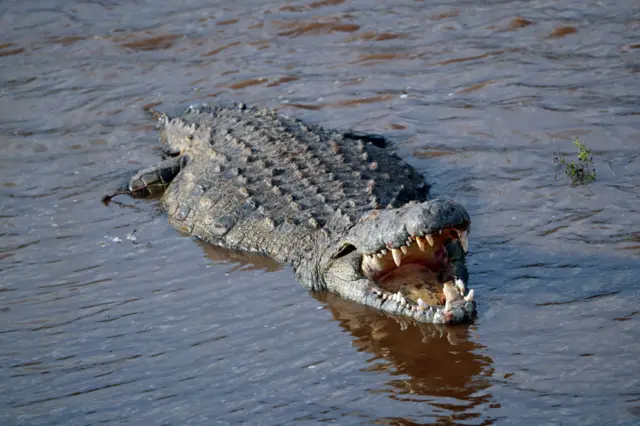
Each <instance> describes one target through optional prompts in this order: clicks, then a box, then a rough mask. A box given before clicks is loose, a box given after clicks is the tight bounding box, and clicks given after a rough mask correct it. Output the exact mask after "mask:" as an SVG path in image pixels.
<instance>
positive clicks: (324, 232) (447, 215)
mask: <svg viewBox="0 0 640 426" xmlns="http://www.w3.org/2000/svg"><path fill="white" fill-rule="evenodd" d="M156 114H157V116H158V119H159V127H160V139H161V141H162V142H163V147H164V148H163V152H164V160H162V161H161V162H160V163H159V164H156V165H153V166H151V167H148V168H145V169H143V170H141V171H139V172H138V173H136V174H135V175H134V176H133V177H132V178H131V179H129V180H128V182H126V183H124V184H123V185H122V186H121V187H120V188H119V189H118V190H116V191H115V192H113V193H110V194H107V195H105V196H104V197H103V201H105V202H108V201H109V200H110V199H111V198H112V197H114V196H116V195H119V194H128V195H130V196H133V197H147V196H150V195H154V194H158V195H161V197H162V198H161V203H162V206H163V208H164V210H165V211H166V213H167V216H168V218H169V221H170V222H171V224H172V225H173V226H175V227H176V228H177V229H179V230H180V231H182V232H185V233H187V234H189V235H193V236H195V237H197V238H199V239H202V240H204V241H205V242H208V243H212V244H214V245H218V246H222V247H227V248H231V249H238V250H245V251H253V252H260V253H264V254H267V255H268V256H270V257H272V258H274V259H275V260H276V261H278V262H280V263H283V264H288V265H291V267H292V268H293V270H294V272H295V276H296V279H297V280H298V281H299V282H300V283H301V284H302V285H303V286H304V287H306V288H308V289H310V290H312V291H329V292H333V293H336V294H338V295H340V296H341V297H343V298H345V299H349V300H352V301H355V302H358V303H361V304H363V305H368V306H371V307H373V308H376V309H379V310H382V311H385V312H387V313H391V314H394V315H403V316H407V317H410V318H413V319H414V320H415V321H417V322H425V323H462V322H469V321H472V320H473V319H474V317H475V314H476V303H475V301H474V300H473V299H474V295H473V291H472V290H469V291H468V293H467V289H466V283H467V282H468V279H469V274H468V272H467V267H466V263H465V255H466V252H467V250H468V234H469V232H470V226H471V220H470V217H469V214H468V213H467V211H466V210H465V209H464V208H463V207H462V206H461V205H460V204H458V203H456V202H454V201H451V200H448V199H441V198H437V199H429V198H428V194H429V190H430V186H429V185H428V184H426V183H425V181H424V177H423V176H422V175H421V174H420V173H418V172H417V171H416V170H415V169H414V168H413V167H412V166H410V165H409V164H407V163H406V162H404V161H403V160H402V159H401V158H400V157H399V156H398V155H397V154H396V153H395V152H393V151H391V146H390V142H389V141H388V140H387V139H386V138H385V137H383V136H381V135H377V134H368V133H362V132H356V131H338V130H328V129H324V128H323V127H322V126H319V125H313V124H309V123H306V122H304V121H302V120H299V119H296V118H293V117H288V116H285V115H282V114H280V113H278V112H276V111H275V110H273V109H269V108H257V107H247V106H246V105H245V104H235V103H234V104H233V105H225V106H220V105H216V106H211V105H207V104H197V105H192V106H190V107H188V108H187V109H186V110H185V111H184V112H183V113H182V114H180V115H176V116H174V117H170V116H169V115H167V114H164V113H156Z"/></svg>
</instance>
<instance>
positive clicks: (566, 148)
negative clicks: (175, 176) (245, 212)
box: [0, 0, 640, 425]
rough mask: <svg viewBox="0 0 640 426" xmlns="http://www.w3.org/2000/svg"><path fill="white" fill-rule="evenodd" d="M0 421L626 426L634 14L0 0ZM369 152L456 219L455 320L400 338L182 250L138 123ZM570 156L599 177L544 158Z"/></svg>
mask: <svg viewBox="0 0 640 426" xmlns="http://www.w3.org/2000/svg"><path fill="white" fill-rule="evenodd" d="M0 27H1V28H3V31H2V33H1V36H0V79H1V81H2V89H1V91H0V143H1V144H2V145H1V146H2V153H3V155H2V156H1V158H0V197H1V198H0V200H1V208H2V212H1V216H0V229H1V231H0V269H1V271H2V275H1V278H0V318H1V323H0V423H1V424H3V425H4V424H7V425H54V424H64V425H89V424H100V423H108V424H136V425H137V424H166V425H183V424H240V423H248V424H274V425H276V424H317V423H322V422H333V423H337V424H371V423H374V424H402V425H413V424H474V425H480V424H484V425H487V424H516V425H522V424H531V425H540V424H580V425H585V424H594V425H598V424H637V423H638V422H640V383H639V381H640V366H639V363H638V357H639V356H640V345H639V342H640V332H639V331H638V317H639V316H638V312H640V309H639V308H638V301H640V294H639V293H640V290H639V289H640V287H639V286H638V278H637V277H638V275H639V274H640V262H639V261H640V233H639V231H638V229H639V225H640V219H638V217H639V216H638V214H639V213H640V212H639V205H640V204H639V201H640V200H639V198H640V197H639V195H640V190H639V187H638V177H637V176H638V175H639V173H640V159H639V154H638V153H639V152H640V151H639V149H638V145H640V120H639V115H640V107H639V105H640V96H639V88H640V87H639V84H638V81H639V80H638V79H639V76H640V59H639V55H640V39H639V38H638V34H640V9H638V7H637V2H635V1H528V2H523V1H520V2H518V1H515V2H514V1H491V2H480V1H439V2H437V1H408V0H403V1H396V2H369V1H341V0H323V1H310V0H306V1H296V2H281V1H255V0H254V1H237V2H205V1H202V0H188V1H182V2H153V1H142V0H140V1H134V2H131V1H116V0H113V1H112V0H110V1H102V2H88V1H74V2H71V1H63V0H60V1H36V0H34V1H29V2H14V1H10V2H9V1H8V2H3V3H1V4H0ZM226 100H238V101H242V102H245V103H248V104H257V105H261V106H268V107H274V108H277V109H279V110H280V111H281V112H282V113H285V114H289V115H296V116H300V117H302V118H304V119H306V120H309V121H311V122H314V123H320V124H322V125H325V126H327V127H335V128H355V129H358V130H367V131H373V132H379V133H384V134H387V135H389V136H390V137H391V138H392V139H393V141H394V142H395V143H396V149H397V151H398V153H399V154H400V155H401V156H403V157H404V158H406V159H407V161H408V162H410V163H411V164H412V165H414V166H415V167H417V168H418V169H419V170H420V171H422V172H423V173H424V174H425V176H426V178H427V180H428V181H429V182H430V183H432V184H433V190H434V195H439V196H447V197H452V198H455V199H456V200H457V201H459V202H461V203H462V204H464V205H465V206H466V207H467V208H468V210H469V211H470V213H471V215H472V218H473V233H472V235H471V238H472V240H471V252H470V255H469V258H468V260H469V266H470V271H471V274H472V278H471V280H472V281H471V286H472V287H474V288H475V289H476V292H477V294H478V303H479V310H480V312H479V318H478V321H477V322H476V323H475V324H473V325H470V326H464V327H453V328H451V327H450V328H441V327H436V326H424V325H423V326H416V325H414V324H410V323H407V322H405V321H404V320H402V319H400V318H392V317H387V316H384V315H382V314H380V313H378V312H376V311H372V310H370V309H367V308H364V307H362V306H359V305H355V304H352V303H349V302H346V301H344V300H341V299H339V298H336V297H333V296H331V295H325V294H309V293H308V292H306V291H305V290H304V289H302V288H301V287H300V286H299V285H298V284H297V283H296V282H295V280H294V278H293V275H292V273H291V271H290V270H289V269H288V268H282V267H281V266H280V265H277V264H274V263H272V262H269V261H268V260H267V259H265V258H263V257H261V256H251V255H246V254H243V253H238V252H229V251H225V250H220V249H216V248H213V247H209V246H203V245H200V244H199V243H198V242H196V241H194V240H193V239H192V238H189V237H185V236H183V235H180V234H179V233H178V232H176V231H175V230H173V229H172V228H171V227H170V226H169V225H168V224H167V221H166V218H165V217H164V215H163V213H162V211H161V210H160V209H159V204H158V202H157V200H156V201H151V202H149V201H140V200H135V201H134V200H129V199H126V198H124V199H121V200H120V202H119V203H112V204H111V205H109V206H108V207H105V206H103V205H102V204H101V203H100V202H99V201H98V200H99V198H100V196H101V195H102V194H103V193H104V192H105V190H106V189H108V188H109V187H112V186H113V185H114V183H115V182H119V181H120V180H121V179H124V178H125V177H126V176H127V175H128V174H130V173H132V172H134V171H135V170H137V169H138V168H141V167H143V166H147V165H150V164H153V163H155V162H156V161H157V160H158V158H159V151H158V138H157V134H156V130H155V125H154V123H153V121H152V120H151V119H150V117H149V115H148V114H147V112H145V109H149V108H152V107H153V108H157V109H160V110H163V111H166V112H169V113H175V112H178V111H180V109H181V108H183V107H185V106H186V105H188V104H189V103H192V102H197V101H206V102H218V101H226ZM575 137H580V138H581V140H583V141H584V142H585V143H586V144H587V145H588V146H589V147H591V148H592V149H593V155H594V157H595V160H596V168H597V180H596V182H595V183H594V184H591V185H589V186H583V187H572V186H571V185H569V184H568V182H567V179H566V178H565V177H564V176H563V174H562V171H561V170H559V169H558V167H557V166H556V165H554V163H553V157H554V155H556V154H558V153H560V154H568V155H575V148H574V147H573V146H572V145H571V141H572V139H573V138H575Z"/></svg>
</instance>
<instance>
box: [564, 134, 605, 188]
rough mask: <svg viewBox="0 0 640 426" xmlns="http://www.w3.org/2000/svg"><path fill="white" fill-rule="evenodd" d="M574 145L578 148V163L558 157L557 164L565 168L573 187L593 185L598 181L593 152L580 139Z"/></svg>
mask: <svg viewBox="0 0 640 426" xmlns="http://www.w3.org/2000/svg"><path fill="white" fill-rule="evenodd" d="M573 144H574V145H575V146H577V147H578V149H579V151H578V161H567V159H566V158H564V157H560V156H556V157H555V160H554V161H555V162H556V163H559V164H562V166H564V172H565V174H566V175H567V176H569V179H571V183H572V184H573V185H581V184H586V183H591V182H593V181H594V180H596V169H595V167H594V166H593V157H592V156H591V150H590V149H589V148H587V147H586V146H585V144H583V143H582V142H580V139H578V138H576V139H575V140H574V141H573Z"/></svg>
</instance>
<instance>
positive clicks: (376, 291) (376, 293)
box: [373, 288, 380, 296]
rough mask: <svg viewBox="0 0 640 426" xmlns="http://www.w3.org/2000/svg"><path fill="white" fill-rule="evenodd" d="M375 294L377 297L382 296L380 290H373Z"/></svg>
mask: <svg viewBox="0 0 640 426" xmlns="http://www.w3.org/2000/svg"><path fill="white" fill-rule="evenodd" d="M373 293H374V294H375V295H376V296H380V290H378V289H377V288H374V289H373Z"/></svg>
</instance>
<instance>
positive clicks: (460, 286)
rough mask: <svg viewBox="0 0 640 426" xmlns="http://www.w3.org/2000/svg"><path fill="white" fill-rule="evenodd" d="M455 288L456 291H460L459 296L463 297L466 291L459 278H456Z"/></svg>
mask: <svg viewBox="0 0 640 426" xmlns="http://www.w3.org/2000/svg"><path fill="white" fill-rule="evenodd" d="M456 287H458V290H460V294H461V295H463V296H464V292H465V291H466V290H465V286H464V281H462V280H461V279H460V278H456Z"/></svg>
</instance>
